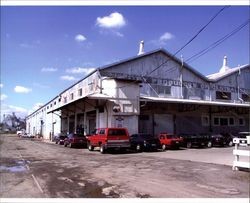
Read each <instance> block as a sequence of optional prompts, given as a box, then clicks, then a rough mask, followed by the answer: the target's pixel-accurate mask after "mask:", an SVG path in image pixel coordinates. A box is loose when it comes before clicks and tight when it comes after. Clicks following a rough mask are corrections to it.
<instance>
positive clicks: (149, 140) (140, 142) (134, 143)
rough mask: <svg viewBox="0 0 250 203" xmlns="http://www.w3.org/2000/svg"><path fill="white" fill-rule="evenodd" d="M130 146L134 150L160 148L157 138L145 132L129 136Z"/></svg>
mask: <svg viewBox="0 0 250 203" xmlns="http://www.w3.org/2000/svg"><path fill="white" fill-rule="evenodd" d="M130 144H131V148H132V149H134V150H136V151H138V152H139V151H145V150H156V149H159V148H160V146H161V145H160V141H159V139H158V138H156V137H154V136H152V135H150V134H145V133H138V134H133V135H131V136H130Z"/></svg>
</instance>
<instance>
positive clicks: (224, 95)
mask: <svg viewBox="0 0 250 203" xmlns="http://www.w3.org/2000/svg"><path fill="white" fill-rule="evenodd" d="M231 98H232V96H231V92H221V91H216V99H221V100H231ZM241 99H242V100H243V101H245V102H250V96H249V95H248V94H241Z"/></svg>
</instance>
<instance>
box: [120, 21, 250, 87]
mask: <svg viewBox="0 0 250 203" xmlns="http://www.w3.org/2000/svg"><path fill="white" fill-rule="evenodd" d="M249 22H250V19H248V20H246V21H245V22H244V23H242V24H241V25H240V26H238V27H237V28H235V29H234V30H233V31H231V32H230V33H228V34H226V35H225V36H223V37H222V38H220V39H219V40H217V41H215V42H214V43H212V44H211V45H210V46H208V47H207V48H205V49H203V50H202V51H200V52H198V53H196V54H194V55H193V56H191V57H189V58H188V59H187V60H186V61H185V62H186V63H187V62H189V63H190V62H192V61H194V60H196V59H198V58H199V57H201V56H203V55H204V54H206V53H207V52H209V51H211V50H212V49H213V48H215V47H216V46H218V45H220V44H221V43H223V42H224V41H225V40H227V39H228V38H230V37H231V36H233V35H234V34H236V33H237V32H239V31H240V30H241V29H243V28H244V27H245V26H247V25H248V24H249ZM167 61H169V59H168V60H167ZM178 66H179V65H174V66H172V67H171V68H169V69H168V71H167V72H171V71H174V70H175V68H176V67H178ZM141 77H142V79H143V80H144V82H146V83H147V81H146V78H145V77H146V76H141ZM124 87H127V85H123V86H120V87H119V88H124Z"/></svg>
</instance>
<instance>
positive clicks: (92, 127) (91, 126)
mask: <svg viewBox="0 0 250 203" xmlns="http://www.w3.org/2000/svg"><path fill="white" fill-rule="evenodd" d="M95 129H96V119H95V118H94V119H89V134H92V133H93V131H94V130H95Z"/></svg>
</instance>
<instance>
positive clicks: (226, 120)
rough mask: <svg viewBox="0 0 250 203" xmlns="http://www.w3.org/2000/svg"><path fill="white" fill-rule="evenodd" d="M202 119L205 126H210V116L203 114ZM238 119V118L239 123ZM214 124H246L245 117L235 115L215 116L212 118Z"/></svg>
mask: <svg viewBox="0 0 250 203" xmlns="http://www.w3.org/2000/svg"><path fill="white" fill-rule="evenodd" d="M201 119H202V125H203V126H209V123H210V122H209V117H208V116H202V118H201ZM236 120H238V122H237V123H236ZM212 124H213V126H236V125H238V126H245V119H244V118H242V117H241V118H238V119H235V118H234V117H226V116H215V117H213V118H212Z"/></svg>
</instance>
